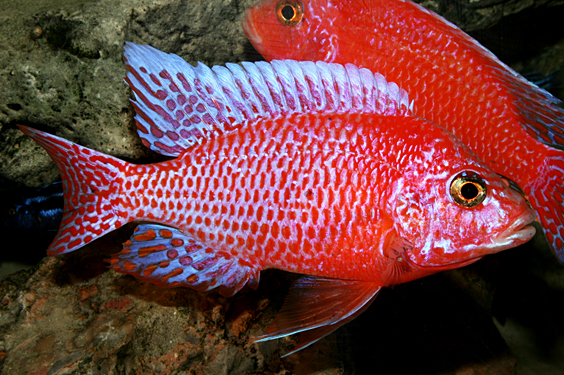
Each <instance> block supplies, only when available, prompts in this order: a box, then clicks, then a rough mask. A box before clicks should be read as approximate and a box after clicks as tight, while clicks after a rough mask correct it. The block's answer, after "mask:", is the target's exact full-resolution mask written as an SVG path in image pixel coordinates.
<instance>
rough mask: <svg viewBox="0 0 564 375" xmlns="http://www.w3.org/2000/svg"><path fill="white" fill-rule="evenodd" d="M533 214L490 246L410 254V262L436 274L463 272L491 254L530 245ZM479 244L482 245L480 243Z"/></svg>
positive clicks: (437, 248)
mask: <svg viewBox="0 0 564 375" xmlns="http://www.w3.org/2000/svg"><path fill="white" fill-rule="evenodd" d="M535 218H536V215H535V213H534V211H533V210H532V209H530V208H527V209H526V210H525V211H523V212H522V213H521V214H520V215H518V216H517V218H516V219H515V220H514V221H513V222H511V223H510V224H509V225H508V227H507V228H506V229H505V230H503V231H502V232H501V233H500V234H498V235H497V236H495V237H492V238H491V240H490V242H489V243H482V244H481V245H476V244H468V245H466V246H464V247H462V248H458V249H454V250H453V251H449V252H446V251H445V250H444V248H443V247H440V246H432V247H431V249H430V250H428V251H426V255H425V256H423V255H422V254H417V255H416V254H407V256H406V258H407V260H408V262H409V263H410V264H411V266H413V267H414V268H415V269H419V270H421V271H422V270H434V272H439V271H445V270H450V269H455V268H460V267H464V266H467V265H469V264H472V263H474V262H476V261H478V260H480V259H482V258H483V257H484V256H486V255H488V254H495V253H499V252H501V251H503V250H507V249H511V248H514V247H517V246H519V245H522V244H524V243H525V242H527V241H529V240H530V239H531V238H533V236H534V235H535V233H536V229H535V227H534V226H532V225H531V223H532V222H533V221H534V220H535ZM478 242H480V241H478Z"/></svg>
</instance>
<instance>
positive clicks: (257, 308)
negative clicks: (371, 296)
mask: <svg viewBox="0 0 564 375" xmlns="http://www.w3.org/2000/svg"><path fill="white" fill-rule="evenodd" d="M100 247H103V246H101V245H100V244H98V245H97V246H89V247H88V248H85V249H84V251H88V252H89V255H88V256H86V257H84V254H82V255H81V254H77V255H73V254H70V255H68V256H61V257H48V258H45V259H44V260H43V261H42V263H41V264H40V265H39V266H38V267H37V268H36V269H35V270H31V271H22V272H20V273H18V274H15V275H12V276H9V277H7V278H6V279H4V280H3V281H2V282H1V283H0V298H1V299H0V337H1V340H2V341H1V345H0V346H1V348H0V369H1V372H2V374H10V375H19V374H21V375H23V374H69V373H73V374H77V373H85V374H86V373H88V374H92V373H97V374H116V373H126V374H146V373H173V374H213V375H220V374H225V375H227V374H251V373H257V372H262V373H265V374H285V373H287V372H286V371H287V369H289V368H291V369H292V372H296V373H300V372H301V373H308V374H310V373H321V371H324V373H326V374H337V373H339V374H340V373H343V365H342V363H341V362H342V358H343V354H342V353H341V352H340V351H339V350H338V348H337V344H336V341H335V339H334V338H333V339H331V338H330V339H328V340H324V341H323V342H321V343H319V344H318V345H316V346H315V348H309V349H306V350H304V351H303V352H302V353H301V354H300V355H298V356H290V357H288V358H285V359H283V360H281V359H280V354H281V353H283V352H285V351H287V350H288V349H289V348H290V347H291V343H290V342H289V341H288V340H280V341H273V342H267V343H261V344H253V343H252V340H251V337H252V336H254V335H256V334H258V333H260V332H262V331H263V330H264V328H265V326H266V325H267V324H268V322H269V321H270V320H271V319H272V317H273V316H274V314H275V312H276V311H277V310H278V309H279V308H280V304H281V302H282V299H283V297H284V294H285V292H286V291H287V287H288V285H287V282H285V281H283V280H282V284H286V285H282V287H280V283H281V280H280V275H279V274H278V275H272V276H273V277H269V275H266V277H263V281H262V283H261V286H260V287H259V289H258V290H257V291H250V290H248V289H245V290H243V291H242V292H240V293H239V294H238V295H237V296H236V297H235V298H229V299H228V298H224V297H221V296H219V295H218V294H217V293H214V292H211V293H197V292H195V291H193V290H190V289H184V288H175V289H174V288H173V289H163V288H160V287H157V286H155V285H153V284H150V283H146V282H141V281H139V280H137V279H135V278H133V277H131V276H129V275H123V274H119V273H116V272H114V271H113V270H107V267H106V264H105V263H104V262H103V260H102V259H103V258H104V257H107V256H108V253H109V252H111V251H115V246H113V245H112V246H109V250H106V251H105V252H100V251H99V249H100ZM80 251H82V250H79V252H80ZM95 253H97V254H95ZM94 254H95V255H94ZM233 327H243V328H237V329H236V330H235V331H234V330H233ZM304 358H307V359H308V360H304ZM310 359H314V361H313V362H311V361H310ZM304 369H305V372H304Z"/></svg>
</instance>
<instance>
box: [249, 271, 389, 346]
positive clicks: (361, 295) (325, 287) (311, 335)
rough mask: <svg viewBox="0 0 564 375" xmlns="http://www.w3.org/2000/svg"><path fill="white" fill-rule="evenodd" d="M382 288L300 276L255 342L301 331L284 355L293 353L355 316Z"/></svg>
mask: <svg viewBox="0 0 564 375" xmlns="http://www.w3.org/2000/svg"><path fill="white" fill-rule="evenodd" d="M381 288H382V287H381V286H380V285H377V284H375V283H371V282H365V281H353V280H339V279H328V278H322V277H314V276H303V277H300V278H299V279H298V280H297V281H296V282H295V283H294V284H293V285H292V287H291V288H290V291H289V292H288V296H287V297H286V300H285V301H284V305H283V306H282V309H281V310H280V312H279V313H278V315H277V316H276V318H275V319H274V321H273V322H272V323H271V324H270V326H269V327H268V328H267V329H266V331H265V332H264V334H263V335H261V336H259V337H257V340H256V341H255V342H262V341H267V340H273V339H277V338H281V337H284V336H289V335H292V334H295V333H299V332H302V333H301V335H300V339H299V342H298V345H297V347H296V348H295V349H294V350H293V351H291V352H290V353H287V354H286V355H289V354H292V353H295V352H296V351H298V350H301V349H303V348H305V347H307V346H309V345H311V344H313V343H314V342H316V341H318V340H319V339H321V338H323V337H325V336H326V335H328V334H330V333H331V332H333V331H334V330H336V329H337V328H339V327H340V326H342V325H343V324H345V323H348V322H349V321H351V320H352V319H354V318H355V317H356V316H358V315H359V314H360V313H361V312H362V311H364V310H365V309H366V308H367V307H368V306H369V305H370V303H371V302H372V301H373V300H374V298H376V295H377V294H378V292H379V291H380V289H381Z"/></svg>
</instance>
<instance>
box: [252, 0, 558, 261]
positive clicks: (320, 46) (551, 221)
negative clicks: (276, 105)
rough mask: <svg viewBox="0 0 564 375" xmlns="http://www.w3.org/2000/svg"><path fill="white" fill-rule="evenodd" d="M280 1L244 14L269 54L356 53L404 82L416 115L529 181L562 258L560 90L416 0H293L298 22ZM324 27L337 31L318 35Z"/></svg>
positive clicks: (341, 56) (333, 56)
mask: <svg viewBox="0 0 564 375" xmlns="http://www.w3.org/2000/svg"><path fill="white" fill-rule="evenodd" d="M279 3H280V1H278V0H262V1H260V2H259V3H257V4H256V5H254V6H252V7H251V8H249V9H248V10H247V12H246V14H245V17H244V19H243V28H244V29H245V32H246V34H247V36H248V37H249V39H250V40H251V42H252V43H253V45H254V47H255V48H256V49H257V51H259V53H261V54H262V56H263V57H265V59H266V60H268V61H270V60H273V59H296V60H324V61H326V62H331V63H353V64H356V65H359V66H363V67H365V68H368V69H372V70H377V71H379V72H380V73H382V74H383V75H384V76H385V77H386V79H388V80H389V81H393V82H395V83H397V84H398V85H400V86H401V87H402V88H403V89H405V90H406V91H407V92H408V93H409V94H410V97H412V98H413V99H414V107H413V108H414V114H415V115H417V116H421V117H423V118H426V119H428V120H430V121H432V122H435V123H437V124H438V125H440V126H443V127H444V128H446V129H447V130H449V131H451V132H452V133H454V134H455V135H456V136H457V137H459V138H460V139H461V140H462V141H463V142H464V143H465V144H467V145H468V146H469V147H470V148H471V149H472V150H473V151H474V152H476V153H477V154H478V156H479V157H480V158H481V159H482V160H483V161H484V162H486V163H487V164H488V165H489V166H490V167H491V168H492V169H493V170H495V171H496V172H497V173H499V174H501V175H503V176H504V177H506V178H508V179H510V180H512V181H513V182H515V183H517V184H518V185H519V186H520V187H521V189H522V191H524V193H525V194H526V195H527V197H528V198H529V199H530V201H531V204H532V205H533V207H534V208H535V209H536V210H537V212H538V213H539V220H540V222H541V224H542V225H543V229H544V232H545V235H546V237H547V239H548V241H549V243H550V245H551V247H552V249H553V251H554V252H555V253H556V255H557V256H558V257H559V259H560V260H561V261H564V196H562V195H561V194H553V192H551V191H549V190H548V189H549V187H548V186H549V181H552V180H555V181H558V183H559V184H560V185H561V184H562V183H563V181H564V153H563V151H562V150H563V149H564V109H562V108H561V101H560V100H558V99H557V98H554V97H553V96H552V95H551V94H550V93H548V92H546V91H545V90H543V89H540V88H538V87H537V86H535V85H534V84H532V83H530V82H528V81H527V80H526V79H525V78H523V77H522V76H520V75H519V74H518V73H516V72H515V71H514V70H512V69H511V68H510V67H508V66H507V65H505V64H504V63H503V62H501V61H500V60H499V59H497V57H495V56H494V55H493V54H492V53H491V52H490V51H488V50H487V49H486V48H484V47H482V46H481V45H480V44H479V43H478V42H477V41H475V40H474V39H472V38H471V37H470V36H468V35H467V34H465V33H464V32H463V31H462V30H460V29H459V28H458V27H456V26H455V25H453V24H452V23H450V22H448V21H447V20H445V19H444V18H442V17H440V16H439V15H437V14H435V13H433V12H430V11H428V10H427V9H425V8H423V7H422V6H420V5H418V4H416V3H414V2H412V1H408V0H405V1H404V0H400V1H398V0H374V1H369V2H366V1H330V0H303V1H299V2H298V1H297V0H288V1H286V3H285V4H286V5H287V6H290V5H291V6H295V7H298V6H299V7H302V8H303V13H300V14H299V15H298V16H299V17H303V18H302V20H301V22H299V23H298V24H297V25H295V26H286V25H285V24H284V23H283V22H279V20H278V19H277V15H276V7H277V6H278V4H279ZM323 33H325V34H326V35H330V36H331V38H320V37H319V35H321V34H323ZM287 41H292V43H291V47H289V46H288V43H287ZM539 171H540V172H541V173H539ZM544 207H548V208H549V209H548V210H545V209H544Z"/></svg>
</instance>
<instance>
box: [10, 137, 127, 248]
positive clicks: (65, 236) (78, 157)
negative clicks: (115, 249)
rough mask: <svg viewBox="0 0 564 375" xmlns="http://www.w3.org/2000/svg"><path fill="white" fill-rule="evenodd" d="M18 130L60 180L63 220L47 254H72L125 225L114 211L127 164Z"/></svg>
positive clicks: (71, 144) (117, 212)
mask: <svg viewBox="0 0 564 375" xmlns="http://www.w3.org/2000/svg"><path fill="white" fill-rule="evenodd" d="M19 128H20V130H21V131H22V132H24V133H25V134H26V135H28V136H29V137H31V138H33V139H34V140H35V142H37V143H38V144H39V145H41V147H43V148H44V149H45V150H46V151H47V152H48V153H49V156H51V159H53V161H54V162H55V163H56V164H57V167H58V169H59V172H60V174H61V178H62V180H63V192H64V200H65V206H64V212H63V219H62V221H61V225H60V227H59V232H58V233H57V236H56V237H55V239H54V240H53V243H51V245H50V246H49V249H48V250H47V253H48V254H50V255H58V254H63V253H67V252H70V251H74V250H76V249H78V248H80V247H82V246H84V245H86V244H88V243H90V242H92V241H93V240H94V239H96V238H98V237H100V236H102V235H104V234H106V233H108V232H110V231H112V230H114V229H116V228H119V227H120V226H121V225H122V224H124V223H125V222H126V221H124V219H123V217H124V216H126V215H125V214H124V213H123V212H121V211H118V210H117V209H116V208H117V207H119V206H120V205H119V193H118V192H119V188H120V185H121V183H122V181H123V180H122V178H121V177H122V175H121V171H122V170H124V168H125V165H126V164H127V163H125V162H124V161H121V160H119V159H116V158H114V157H112V156H109V155H104V154H102V153H100V152H98V151H94V150H90V149H87V148H86V147H82V146H79V145H77V144H74V143H72V142H69V141H67V140H65V139H62V138H59V137H56V136H54V135H50V134H47V133H44V132H41V131H39V130H35V129H32V128H28V127H25V126H20V127H19Z"/></svg>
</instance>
